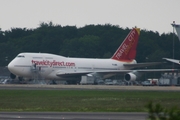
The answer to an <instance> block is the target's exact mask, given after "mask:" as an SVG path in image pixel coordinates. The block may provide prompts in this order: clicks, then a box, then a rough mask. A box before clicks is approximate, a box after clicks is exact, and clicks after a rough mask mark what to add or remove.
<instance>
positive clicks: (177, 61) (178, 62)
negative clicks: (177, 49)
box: [163, 58, 180, 64]
mask: <svg viewBox="0 0 180 120" xmlns="http://www.w3.org/2000/svg"><path fill="white" fill-rule="evenodd" d="M163 59H164V60H167V61H169V62H173V63H176V64H180V60H176V59H170V58H163Z"/></svg>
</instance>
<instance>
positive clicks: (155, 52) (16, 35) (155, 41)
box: [0, 22, 180, 66]
mask: <svg viewBox="0 0 180 120" xmlns="http://www.w3.org/2000/svg"><path fill="white" fill-rule="evenodd" d="M130 30H131V29H130V28H122V27H120V26H117V25H111V24H105V25H86V26H84V27H81V28H77V27H76V26H61V25H54V24H53V23H52V22H49V23H41V24H40V25H39V27H37V28H35V29H27V28H11V29H10V30H6V31H2V30H1V29H0V51H1V52H0V58H1V59H0V66H6V65H7V64H8V63H9V62H10V61H11V60H12V59H13V58H14V57H15V56H16V55H17V54H19V53H21V52H42V53H53V54H57V55H62V56H66V57H86V58H110V57H111V56H112V55H113V54H114V52H115V51H116V49H117V48H118V47H119V45H120V44H121V43H122V41H123V40H124V38H125V37H126V36H127V34H128V33H129V32H130ZM173 37H174V48H175V49H174V55H175V58H176V59H180V54H178V53H179V51H180V43H179V40H178V37H177V36H176V35H174V34H173V33H166V34H165V33H163V34H159V33H158V32H157V31H156V32H153V31H148V30H144V29H143V30H141V33H140V38H139V42H138V46H137V56H136V60H137V62H151V61H162V58H163V57H169V58H172V56H173Z"/></svg>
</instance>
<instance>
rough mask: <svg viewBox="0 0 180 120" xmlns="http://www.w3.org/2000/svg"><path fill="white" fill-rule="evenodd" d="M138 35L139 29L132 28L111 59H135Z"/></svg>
mask: <svg viewBox="0 0 180 120" xmlns="http://www.w3.org/2000/svg"><path fill="white" fill-rule="evenodd" d="M139 35H140V29H139V28H133V29H132V30H131V31H130V33H129V34H128V35H127V37H126V38H125V40H124V41H123V42H122V44H121V45H120V46H119V48H118V49H117V50H116V52H115V53H114V55H113V56H112V57H111V59H114V60H119V61H131V60H133V59H135V57H136V47H137V43H138V39H139Z"/></svg>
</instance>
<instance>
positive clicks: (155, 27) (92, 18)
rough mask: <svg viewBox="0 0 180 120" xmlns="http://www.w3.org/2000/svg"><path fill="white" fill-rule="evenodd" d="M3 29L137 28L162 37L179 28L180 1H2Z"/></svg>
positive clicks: (1, 21)
mask: <svg viewBox="0 0 180 120" xmlns="http://www.w3.org/2000/svg"><path fill="white" fill-rule="evenodd" d="M0 16H1V17H0V28H1V30H2V31H5V30H11V28H27V29H34V28H37V27H39V25H40V23H42V22H44V23H49V22H53V24H57V25H61V26H67V25H68V26H77V27H84V26H85V25H90V24H94V25H98V24H101V25H104V24H111V25H118V26H119V27H121V28H127V27H128V28H133V27H135V26H137V27H139V28H141V29H146V30H148V31H154V32H156V31H157V32H159V33H160V34H162V33H170V32H173V27H172V26H171V23H173V21H175V23H176V24H180V0H0Z"/></svg>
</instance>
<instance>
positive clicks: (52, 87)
mask: <svg viewBox="0 0 180 120" xmlns="http://www.w3.org/2000/svg"><path fill="white" fill-rule="evenodd" d="M0 89H22V90H63V89H64V90H66V89H83V90H148V91H180V87H176V86H120V85H117V86H116V85H44V84H42V85H39V84H0Z"/></svg>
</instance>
